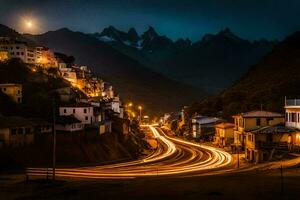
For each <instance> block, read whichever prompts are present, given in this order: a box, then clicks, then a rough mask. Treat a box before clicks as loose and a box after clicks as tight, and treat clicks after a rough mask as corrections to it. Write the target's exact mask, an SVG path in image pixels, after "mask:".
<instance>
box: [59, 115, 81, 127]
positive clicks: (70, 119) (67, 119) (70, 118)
mask: <svg viewBox="0 0 300 200" xmlns="http://www.w3.org/2000/svg"><path fill="white" fill-rule="evenodd" d="M56 123H57V124H62V125H66V124H76V123H81V121H80V120H79V119H77V118H76V117H75V116H74V115H66V116H59V117H57V119H56Z"/></svg>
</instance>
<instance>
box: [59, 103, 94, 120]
mask: <svg viewBox="0 0 300 200" xmlns="http://www.w3.org/2000/svg"><path fill="white" fill-rule="evenodd" d="M59 115H60V116H70V115H74V117H76V118H77V119H78V120H80V121H81V122H82V123H83V124H85V125H93V124H95V116H94V109H93V106H91V105H90V104H85V103H77V104H74V105H67V106H60V107H59Z"/></svg>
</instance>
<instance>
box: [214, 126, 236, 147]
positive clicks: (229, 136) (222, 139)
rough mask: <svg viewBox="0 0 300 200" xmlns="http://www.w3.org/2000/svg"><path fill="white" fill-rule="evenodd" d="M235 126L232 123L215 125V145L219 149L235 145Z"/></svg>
mask: <svg viewBox="0 0 300 200" xmlns="http://www.w3.org/2000/svg"><path fill="white" fill-rule="evenodd" d="M233 128H234V124H232V123H220V124H217V125H215V131H216V133H215V141H214V142H215V144H216V145H218V146H219V147H225V146H228V145H230V144H232V143H233V141H234V135H233Z"/></svg>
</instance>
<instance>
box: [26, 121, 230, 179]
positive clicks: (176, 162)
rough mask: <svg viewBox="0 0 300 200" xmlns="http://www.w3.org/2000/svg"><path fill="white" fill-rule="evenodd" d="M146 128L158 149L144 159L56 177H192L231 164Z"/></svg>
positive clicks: (36, 172)
mask: <svg viewBox="0 0 300 200" xmlns="http://www.w3.org/2000/svg"><path fill="white" fill-rule="evenodd" d="M149 129H150V130H151V132H152V134H153V137H155V138H156V139H157V141H158V147H157V149H156V151H155V152H153V153H152V154H151V155H148V156H147V157H146V158H143V159H139V160H136V161H132V162H124V163H119V164H112V165H104V166H96V167H81V168H58V169H56V176H57V177H70V178H94V179H132V178H137V177H154V176H162V177H167V176H193V175H204V174H207V173H212V172H220V171H222V170H226V168H228V167H229V166H230V165H231V163H232V157H231V155H230V154H229V153H227V152H224V151H221V150H218V149H216V148H213V147H210V146H205V145H199V144H196V143H192V142H188V141H185V140H182V139H178V138H174V137H170V136H168V135H166V134H165V133H164V132H163V131H162V130H161V129H160V128H157V127H154V126H149ZM27 172H28V175H29V176H45V175H46V174H47V170H46V169H45V168H28V169H27ZM49 172H52V171H51V170H50V171H49Z"/></svg>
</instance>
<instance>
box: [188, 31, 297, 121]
mask: <svg viewBox="0 0 300 200" xmlns="http://www.w3.org/2000/svg"><path fill="white" fill-rule="evenodd" d="M299 95H300V32H296V33H295V34H293V35H291V36H290V37H287V38H286V39H285V40H284V41H283V42H282V43H280V44H279V45H278V46H277V47H276V48H275V49H274V50H273V51H272V52H271V53H269V54H268V55H267V56H265V57H264V58H263V59H261V61H260V62H258V63H257V64H256V65H254V66H253V67H251V69H250V70H249V71H248V73H246V74H245V75H244V76H243V77H242V78H241V79H240V80H239V81H237V82H236V83H235V84H234V85H232V86H231V87H229V88H228V89H226V90H224V91H223V92H221V93H220V94H219V95H216V96H213V97H210V98H207V99H206V100H204V101H202V102H200V103H198V104H195V105H194V106H192V108H191V112H195V111H197V112H199V113H203V114H208V115H221V116H224V117H229V116H230V115H232V114H235V113H238V112H244V111H249V110H252V109H256V110H257V109H260V107H261V106H262V107H263V109H265V110H270V111H278V112H282V111H283V106H284V98H285V96H299Z"/></svg>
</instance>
